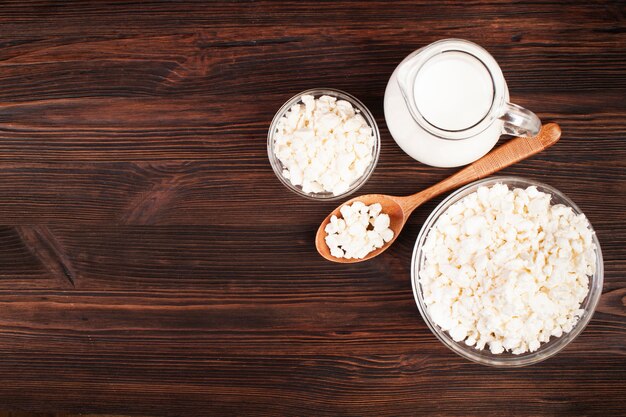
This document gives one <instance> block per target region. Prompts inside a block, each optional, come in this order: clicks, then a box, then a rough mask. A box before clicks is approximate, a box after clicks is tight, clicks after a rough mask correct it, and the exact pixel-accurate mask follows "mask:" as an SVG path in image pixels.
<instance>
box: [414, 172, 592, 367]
mask: <svg viewBox="0 0 626 417" xmlns="http://www.w3.org/2000/svg"><path fill="white" fill-rule="evenodd" d="M497 183H503V184H507V185H509V186H511V185H513V184H522V185H523V186H525V187H529V186H536V187H537V188H539V189H540V191H543V192H548V193H549V194H550V203H551V204H565V205H567V206H569V207H571V208H572V210H574V213H575V214H581V213H583V212H582V210H580V208H579V207H578V206H577V205H576V203H574V202H573V201H572V200H571V199H570V198H569V197H567V196H566V195H565V194H563V193H562V192H561V191H559V190H558V189H556V188H554V187H552V186H551V185H548V184H545V183H542V182H539V181H535V180H531V179H528V178H524V177H517V176H496V177H488V178H484V179H481V180H478V181H474V182H472V183H470V184H467V185H465V186H463V187H461V188H459V189H458V190H456V191H454V192H452V193H451V194H450V195H448V196H447V197H446V198H445V199H444V200H443V201H441V203H439V204H438V205H437V207H435V209H434V210H433V211H432V212H431V213H430V214H429V216H428V218H427V219H426V221H425V222H424V225H423V226H422V228H421V230H420V232H419V234H418V236H417V239H416V241H415V246H414V248H413V255H412V258H411V286H412V288H413V296H414V298H415V303H416V304H417V308H418V310H419V312H420V315H421V316H422V319H423V320H424V322H425V323H426V325H427V326H428V328H429V329H430V331H431V332H432V333H433V334H434V335H435V336H436V337H437V339H439V341H440V342H442V343H443V344H444V345H445V346H446V347H448V348H449V349H450V350H452V351H453V352H455V353H456V354H457V355H459V356H461V357H463V358H465V359H468V360H470V361H472V362H475V363H479V364H482V365H488V366H493V367H501V368H513V367H522V366H528V365H532V364H536V363H538V362H541V361H544V360H546V359H548V358H550V357H552V356H554V355H556V354H557V353H559V352H560V351H561V350H563V349H564V348H565V347H566V346H567V345H569V344H570V343H571V342H572V341H573V340H574V339H575V338H576V337H578V335H580V333H581V332H582V331H583V330H584V329H585V327H586V326H587V324H588V323H589V321H590V320H591V317H592V316H593V314H594V312H595V310H596V307H597V305H598V301H599V299H600V296H601V295H602V286H603V283H604V263H603V257H602V250H601V248H600V242H599V240H598V237H597V234H596V232H595V230H594V229H593V226H592V225H591V222H589V228H590V230H591V232H592V242H593V243H594V244H595V246H596V249H595V255H596V271H595V273H594V274H593V275H590V276H588V279H589V292H588V294H587V296H586V297H585V299H584V300H583V302H582V303H581V308H583V309H584V312H583V314H582V315H581V317H580V318H579V320H578V321H577V322H576V324H575V325H574V327H573V328H572V330H571V331H570V332H569V333H563V334H562V335H561V336H560V337H554V336H552V337H550V340H549V341H548V342H544V343H542V344H541V345H540V347H539V349H538V350H536V351H534V352H526V353H523V354H520V355H514V354H512V353H508V352H504V353H502V354H492V353H491V352H490V351H489V348H488V347H485V348H484V349H483V350H478V349H476V348H474V347H473V346H467V345H466V344H465V343H464V341H460V342H456V341H454V340H453V339H452V337H451V336H450V335H449V334H448V332H446V331H444V330H441V328H440V327H439V326H438V325H437V324H436V323H434V322H433V321H432V319H431V318H430V315H429V314H428V311H427V307H426V304H425V303H424V300H423V295H422V291H421V286H420V283H419V272H418V269H417V268H418V267H419V266H420V265H421V264H422V263H423V261H424V259H423V256H422V255H423V251H422V248H423V245H424V242H425V241H426V237H427V236H428V232H430V230H431V229H432V226H433V225H434V224H435V222H436V221H437V220H438V219H439V217H440V216H441V214H443V213H444V212H445V211H446V210H447V209H448V208H449V207H450V206H451V205H452V204H454V203H456V202H458V201H460V200H461V199H462V198H464V197H465V196H466V195H468V194H470V193H472V192H474V191H475V190H476V189H478V187H479V186H481V185H494V184H497ZM522 185H518V186H522ZM555 199H556V200H559V201H554V200H555ZM587 220H589V219H587Z"/></svg>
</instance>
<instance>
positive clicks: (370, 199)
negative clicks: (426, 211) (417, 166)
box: [315, 194, 407, 263]
mask: <svg viewBox="0 0 626 417" xmlns="http://www.w3.org/2000/svg"><path fill="white" fill-rule="evenodd" d="M357 201H360V202H362V203H363V204H365V205H366V206H369V205H372V204H374V203H379V204H380V205H381V206H382V210H381V213H386V214H388V215H389V228H390V229H391V230H393V238H392V239H391V240H390V241H389V242H387V243H385V244H384V245H383V246H382V247H381V248H378V249H376V250H373V251H371V252H370V253H368V254H367V255H366V256H365V257H364V258H361V259H356V258H353V259H346V258H335V257H334V256H332V255H331V254H330V249H329V248H328V245H327V244H326V241H325V238H326V230H324V229H326V225H327V224H328V223H330V218H331V217H332V216H333V215H334V216H337V217H341V213H340V212H339V210H340V209H341V207H343V206H344V205H346V204H348V205H350V204H352V203H355V202H357ZM402 201H403V198H402V197H394V196H391V195H385V194H366V195H362V196H360V197H354V198H352V199H350V200H348V201H346V202H345V203H343V204H342V205H340V206H339V207H337V208H335V209H334V210H333V211H332V212H331V213H330V214H329V215H328V216H326V218H325V219H324V221H323V222H322V224H321V225H320V227H319V229H317V234H316V235H315V247H316V248H317V251H318V252H319V254H320V255H322V256H323V257H324V258H326V259H328V260H329V261H333V262H343V263H354V262H361V261H365V260H368V259H370V258H373V257H374V256H376V255H378V254H379V253H381V252H382V251H384V250H385V248H386V247H387V246H389V245H391V244H392V243H393V241H394V240H396V237H398V235H399V234H400V231H401V230H402V227H403V226H404V223H405V222H406V220H407V218H406V217H405V211H404V209H403V207H402Z"/></svg>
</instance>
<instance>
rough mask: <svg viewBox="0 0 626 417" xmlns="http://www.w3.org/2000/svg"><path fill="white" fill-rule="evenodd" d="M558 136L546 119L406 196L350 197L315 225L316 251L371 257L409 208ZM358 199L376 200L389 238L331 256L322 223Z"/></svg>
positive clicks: (545, 145) (536, 149) (380, 250)
mask: <svg viewBox="0 0 626 417" xmlns="http://www.w3.org/2000/svg"><path fill="white" fill-rule="evenodd" d="M560 137H561V128H560V127H559V125H557V124H556V123H548V124H547V125H544V126H543V127H542V128H541V130H540V131H539V134H538V135H537V136H535V137H533V138H528V137H518V138H515V139H511V140H509V141H508V142H507V143H505V144H504V145H502V146H500V147H499V148H497V149H495V150H493V151H491V152H489V153H488V154H487V155H485V156H483V157H482V158H480V159H479V160H478V161H476V162H474V163H473V164H471V165H468V166H467V167H465V168H463V169H462V170H460V171H459V172H457V173H456V174H454V175H452V176H451V177H448V178H446V179H445V180H443V181H441V182H439V183H437V184H435V185H433V186H431V187H429V188H427V189H425V190H423V191H420V192H419V193H417V194H413V195H409V196H406V197H396V196H391V195H385V194H367V195H362V196H360V197H354V198H352V199H350V200H348V201H346V202H345V203H343V204H341V205H340V206H339V207H337V208H335V209H334V210H333V211H332V212H331V213H330V214H329V215H328V216H326V218H325V219H324V221H323V222H322V224H321V225H320V227H319V228H318V229H317V234H316V235H315V247H316V248H317V251H318V252H319V254H320V255H322V256H323V257H324V258H326V259H328V260H329V261H332V262H339V263H355V262H362V261H366V260H368V259H372V258H373V257H375V256H378V255H380V254H381V253H383V252H384V251H385V250H387V248H388V247H389V246H391V244H392V243H393V242H394V241H395V240H396V238H397V237H398V235H399V234H400V232H401V231H402V228H403V227H404V224H405V223H406V221H407V220H408V218H409V216H410V215H411V213H413V210H415V209H416V208H417V207H419V206H420V205H422V204H423V203H425V202H426V201H428V200H430V199H431V198H434V197H437V196H438V195H440V194H443V193H445V192H447V191H450V190H452V189H455V188H457V187H460V186H462V185H465V184H469V183H470V182H472V181H476V180H479V179H482V178H485V177H487V176H489V175H491V174H493V173H494V172H497V171H499V170H501V169H503V168H506V167H508V166H509V165H513V164H514V163H516V162H519V161H521V160H523V159H526V158H528V157H530V156H532V155H534V154H536V153H539V152H541V151H542V150H544V149H546V148H549V147H550V146H552V145H554V144H555V143H556V142H557V141H558V140H559V139H560ZM355 201H360V202H362V203H363V204H365V205H368V206H369V205H372V204H374V203H380V204H381V206H382V211H381V212H382V213H386V214H388V215H389V220H390V221H389V228H390V229H391V230H393V239H391V240H390V241H389V242H387V243H385V244H384V245H383V246H382V247H381V248H378V249H376V250H373V251H372V252H370V253H368V254H367V255H366V256H365V257H364V258H361V259H346V258H335V257H334V256H332V255H331V254H330V249H329V247H328V245H327V244H326V240H325V238H326V230H324V229H325V228H326V225H327V224H328V223H329V222H330V218H331V217H332V216H333V215H335V216H337V217H341V213H340V209H341V207H342V206H344V205H345V204H352V203H354V202H355Z"/></svg>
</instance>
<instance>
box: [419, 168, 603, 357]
mask: <svg viewBox="0 0 626 417" xmlns="http://www.w3.org/2000/svg"><path fill="white" fill-rule="evenodd" d="M412 273H413V290H414V293H415V298H416V301H417V304H418V308H419V310H420V312H421V313H422V316H423V317H424V319H425V321H426V323H427V324H428V326H429V327H430V328H431V330H432V331H433V332H434V333H435V335H436V336H437V337H438V338H439V339H440V340H441V341H442V342H443V343H444V344H446V345H447V346H448V347H449V348H451V349H452V350H454V351H455V352H457V353H458V354H460V355H461V356H464V357H466V358H468V359H471V360H473V361H476V362H480V363H483V364H487V365H494V366H523V365H528V364H531V363H535V362H538V361H541V360H543V359H546V358H548V357H550V356H552V355H554V354H556V353H557V352H558V351H560V350H561V349H562V348H563V347H565V345H567V344H568V343H569V342H571V341H572V340H573V339H574V338H575V337H576V336H577V335H578V334H579V333H580V332H581V331H582V329H583V328H584V327H585V325H586V324H587V322H588V321H589V319H590V318H591V315H592V314H593V311H594V309H595V306H596V304H597V302H598V299H599V296H600V293H601V290H602V280H603V269H602V255H601V252H600V246H599V242H598V240H597V237H596V235H595V233H594V231H593V229H592V227H591V225H590V224H589V221H588V220H587V218H586V217H585V216H584V214H582V213H581V212H580V210H579V209H578V207H576V205H575V204H574V203H573V202H572V201H571V200H569V199H568V198H567V197H565V196H564V195H563V194H561V193H560V192H559V191H558V190H556V189H554V188H552V187H549V186H547V185H544V184H540V183H535V182H532V181H529V180H525V179H523V178H513V177H506V178H493V179H487V180H482V181H478V182H476V183H473V184H470V185H468V186H466V187H464V188H462V189H460V190H458V191H457V192H455V193H453V194H452V195H450V196H449V197H448V198H447V199H446V200H444V201H443V202H442V203H441V204H440V205H439V206H438V207H437V208H436V209H435V210H434V211H433V213H432V214H431V216H430V217H429V218H428V220H427V221H426V223H425V224H424V227H423V228H422V231H421V232H420V235H419V236H418V240H417V243H416V248H415V251H414V253H413V267H412Z"/></svg>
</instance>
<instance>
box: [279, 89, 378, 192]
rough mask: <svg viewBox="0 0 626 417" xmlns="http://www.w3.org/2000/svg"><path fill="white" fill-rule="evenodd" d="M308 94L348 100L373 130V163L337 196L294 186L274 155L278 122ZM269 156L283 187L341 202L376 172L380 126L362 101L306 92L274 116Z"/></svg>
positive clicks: (336, 92)
mask: <svg viewBox="0 0 626 417" xmlns="http://www.w3.org/2000/svg"><path fill="white" fill-rule="evenodd" d="M306 94H308V95H312V96H313V97H315V98H319V97H321V96H323V95H328V96H331V97H336V98H337V99H338V100H346V101H347V102H349V103H350V104H352V107H354V108H355V109H356V110H357V111H358V112H359V113H360V114H361V115H362V116H363V118H364V119H365V121H366V122H367V124H368V125H369V127H371V128H372V134H373V135H374V146H373V148H372V157H373V158H372V162H371V163H370V164H369V166H368V167H367V168H366V169H365V171H364V172H363V175H361V177H360V178H358V179H357V180H356V181H354V182H353V183H352V184H350V188H348V190H347V191H346V192H344V193H342V194H339V195H335V194H333V193H332V192H327V191H324V192H321V193H305V192H304V191H303V190H302V187H301V186H299V185H293V184H292V183H291V181H289V180H288V179H287V178H285V177H284V176H283V169H284V167H283V164H282V162H281V161H280V159H278V157H277V156H276V155H275V154H274V135H275V134H276V126H277V124H278V121H279V120H280V119H281V118H282V117H283V116H284V115H285V113H287V111H289V109H290V108H291V106H293V105H294V104H298V103H301V102H302V100H301V99H300V97H302V96H303V95H306ZM267 155H268V157H269V160H270V164H271V165H272V168H273V169H274V173H275V174H276V176H277V177H278V179H279V180H280V182H282V183H283V185H284V186H285V187H287V188H289V189H290V190H291V191H293V192H295V193H296V194H298V195H301V196H303V197H306V198H310V199H312V200H328V201H331V200H339V199H341V198H344V197H346V196H348V195H350V194H352V193H353V192H355V191H356V190H358V189H359V188H361V187H362V186H363V185H364V184H365V183H366V182H367V180H368V179H369V177H370V176H371V175H372V173H373V172H374V168H376V164H377V163H378V156H379V155H380V132H379V131H378V125H377V124H376V120H374V116H372V113H370V111H369V110H368V109H367V107H365V105H364V104H363V103H361V101H360V100H359V99H357V98H356V97H354V96H352V95H350V94H348V93H346V92H344V91H341V90H333V89H329V88H321V89H312V90H306V91H303V92H301V93H299V94H296V95H295V96H293V97H292V98H290V99H289V100H287V102H286V103H285V104H283V105H282V107H281V108H280V109H279V110H278V111H277V112H276V115H275V116H274V119H273V120H272V124H271V125H270V129H269V131H268V133H267Z"/></svg>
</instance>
